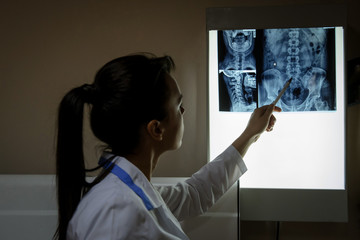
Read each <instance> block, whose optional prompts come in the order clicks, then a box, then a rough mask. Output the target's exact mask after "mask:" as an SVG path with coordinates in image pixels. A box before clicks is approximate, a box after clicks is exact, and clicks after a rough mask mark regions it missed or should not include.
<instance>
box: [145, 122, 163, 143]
mask: <svg viewBox="0 0 360 240" xmlns="http://www.w3.org/2000/svg"><path fill="white" fill-rule="evenodd" d="M146 130H147V132H148V133H149V135H150V136H151V137H152V138H153V139H154V140H156V141H161V140H162V139H163V134H164V129H163V128H162V127H161V124H160V121H158V120H151V121H150V122H149V123H148V124H147V125H146Z"/></svg>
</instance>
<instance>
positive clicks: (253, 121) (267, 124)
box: [245, 105, 281, 140]
mask: <svg viewBox="0 0 360 240" xmlns="http://www.w3.org/2000/svg"><path fill="white" fill-rule="evenodd" d="M274 111H275V112H281V108H279V107H276V106H274V105H265V106H262V107H260V108H257V109H255V110H254V112H253V113H252V114H251V117H250V119H249V122H248V125H247V127H246V129H245V132H246V133H247V134H249V136H253V137H255V138H256V140H257V139H258V138H259V137H260V135H261V134H262V133H263V132H264V131H267V132H270V131H272V130H273V128H274V125H275V122H276V118H275V117H274V115H273V114H272V113H273V112H274Z"/></svg>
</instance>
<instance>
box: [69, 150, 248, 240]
mask: <svg viewBox="0 0 360 240" xmlns="http://www.w3.org/2000/svg"><path fill="white" fill-rule="evenodd" d="M113 161H114V162H115V163H116V164H117V165H118V166H119V167H121V168H122V169H123V170H124V171H126V172H127V173H128V174H129V175H130V176H131V178H132V180H133V182H134V183H135V184H136V185H137V186H138V187H140V188H141V189H142V190H143V192H144V193H145V195H146V196H147V197H148V199H149V200H150V202H151V203H152V205H153V206H154V209H152V210H147V208H146V207H145V204H144V202H143V201H142V199H141V198H140V197H139V196H138V195H136V194H135V192H134V191H133V190H131V189H130V188H129V187H128V185H126V184H125V183H124V182H122V181H121V180H120V179H119V178H118V177H117V176H115V175H114V174H112V173H110V174H109V175H108V176H107V177H106V178H105V179H104V180H102V181H101V182H100V183H99V184H97V185H95V186H94V187H93V188H92V189H91V190H90V191H89V192H88V193H87V194H86V195H85V197H84V198H83V199H82V200H81V202H80V203H79V205H78V207H77V210H76V212H75V214H74V216H73V217H72V219H71V221H70V223H69V225H68V229H67V239H68V240H74V239H79V240H80V239H86V240H95V239H96V240H98V239H106V240H110V239H111V240H115V239H130V240H131V239H152V240H154V239H188V237H187V236H186V235H185V233H184V232H183V230H182V229H181V226H180V223H179V221H181V220H183V219H186V218H187V217H190V216H196V215H199V214H202V213H204V212H206V210H208V209H209V208H210V207H211V206H212V205H213V204H214V203H215V202H216V201H217V200H218V199H219V198H220V197H221V196H222V195H223V194H224V193H225V192H226V191H227V190H228V189H229V188H230V187H231V186H232V185H233V184H234V183H235V182H236V181H237V180H238V179H239V177H240V176H241V175H242V174H243V173H244V172H245V171H246V166H245V164H244V162H243V160H242V158H241V156H240V154H239V152H238V151H237V150H236V149H235V148H234V147H233V146H230V147H228V148H227V149H226V150H225V151H224V152H223V153H222V154H220V155H219V156H218V157H217V158H216V159H215V160H214V161H212V162H210V163H208V164H206V165H205V166H203V167H202V168H201V169H200V170H199V171H198V172H196V173H195V174H194V175H193V176H192V177H191V178H189V179H187V180H186V181H185V182H182V183H178V184H176V185H173V186H158V187H154V186H153V185H152V184H151V183H150V182H149V181H148V180H147V178H146V177H145V176H144V174H143V173H142V172H141V171H140V170H139V169H138V168H136V167H135V166H134V165H133V164H132V163H130V162H129V161H127V160H126V159H125V158H122V157H116V158H115V159H114V160H113Z"/></svg>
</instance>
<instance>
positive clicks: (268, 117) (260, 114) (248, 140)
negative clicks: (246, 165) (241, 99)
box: [232, 104, 281, 157]
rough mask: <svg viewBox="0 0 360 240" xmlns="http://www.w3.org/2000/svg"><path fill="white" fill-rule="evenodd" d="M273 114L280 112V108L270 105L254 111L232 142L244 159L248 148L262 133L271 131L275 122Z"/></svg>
mask: <svg viewBox="0 0 360 240" xmlns="http://www.w3.org/2000/svg"><path fill="white" fill-rule="evenodd" d="M273 112H281V108H279V107H276V106H274V105H273V104H272V105H265V106H262V107H260V108H257V109H255V111H254V112H253V113H252V114H251V117H250V120H249V122H248V125H247V127H246V128H245V130H244V132H243V133H242V134H241V135H240V137H238V138H237V139H236V140H235V141H234V142H233V144H232V145H233V146H234V147H235V148H236V149H237V150H238V151H239V153H240V155H241V156H242V157H244V155H245V153H246V152H247V149H248V148H249V146H250V145H251V144H252V143H253V142H256V141H257V139H258V138H259V137H260V135H261V134H262V133H263V132H264V131H268V132H270V131H272V130H273V128H274V125H275V122H276V118H275V117H274V115H273V114H272V113H273Z"/></svg>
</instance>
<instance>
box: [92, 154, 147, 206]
mask: <svg viewBox="0 0 360 240" xmlns="http://www.w3.org/2000/svg"><path fill="white" fill-rule="evenodd" d="M107 161H108V159H106V158H104V157H101V158H100V161H99V163H100V164H102V163H104V162H107ZM111 166H113V167H112V169H111V173H113V174H114V175H116V176H117V177H118V178H119V179H120V180H121V181H122V182H123V183H125V184H126V185H128V187H129V188H130V189H131V190H133V191H134V192H135V193H136V195H138V196H139V197H140V198H141V200H142V201H143V202H144V204H145V206H146V209H147V210H152V209H154V207H153V205H152V204H151V202H150V200H149V198H148V197H147V196H146V195H145V193H144V191H143V190H142V189H141V188H140V187H139V186H137V185H136V184H135V183H134V182H133V180H132V179H131V177H130V175H129V174H128V173H127V172H125V171H124V170H123V169H122V168H121V167H119V166H118V165H116V164H114V163H111V162H107V163H106V164H105V165H104V168H106V169H108V168H109V167H111Z"/></svg>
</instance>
